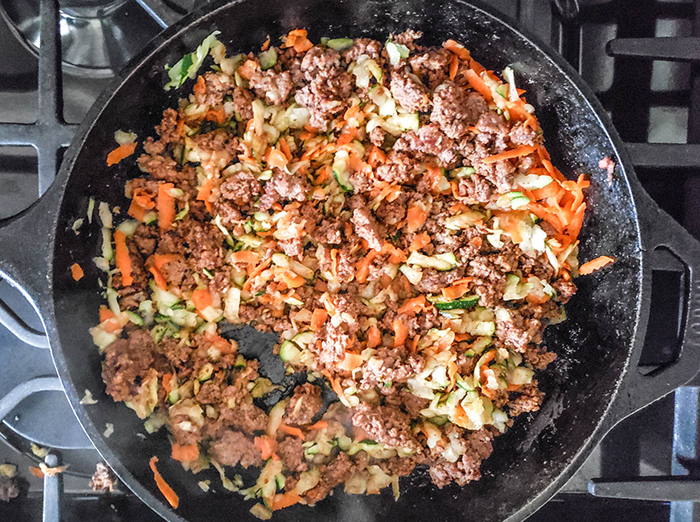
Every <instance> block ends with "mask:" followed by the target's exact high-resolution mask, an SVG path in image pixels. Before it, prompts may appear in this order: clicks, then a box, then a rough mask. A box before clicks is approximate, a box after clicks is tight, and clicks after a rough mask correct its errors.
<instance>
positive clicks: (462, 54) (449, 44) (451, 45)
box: [442, 38, 471, 60]
mask: <svg viewBox="0 0 700 522" xmlns="http://www.w3.org/2000/svg"><path fill="white" fill-rule="evenodd" d="M442 46H443V47H444V48H445V49H447V50H448V51H452V52H453V53H454V54H455V55H457V56H458V57H459V58H461V59H462V60H471V54H470V53H469V51H468V50H467V49H466V48H465V47H464V46H463V45H462V44H461V43H459V42H456V41H454V40H453V39H452V38H450V39H449V40H447V41H445V42H443V43H442Z"/></svg>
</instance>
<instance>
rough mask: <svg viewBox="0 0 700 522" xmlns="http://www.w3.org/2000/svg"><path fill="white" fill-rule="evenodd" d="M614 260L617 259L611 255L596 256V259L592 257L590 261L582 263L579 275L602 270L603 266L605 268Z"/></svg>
mask: <svg viewBox="0 0 700 522" xmlns="http://www.w3.org/2000/svg"><path fill="white" fill-rule="evenodd" d="M614 262H615V259H614V258H612V257H610V256H600V257H596V258H595V259H591V260H590V261H588V262H586V263H584V264H582V265H581V266H580V267H579V268H578V273H579V275H588V274H592V273H593V272H595V271H596V270H600V269H601V268H605V267H606V266H609V265H612V264H613V263H614Z"/></svg>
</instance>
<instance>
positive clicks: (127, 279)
mask: <svg viewBox="0 0 700 522" xmlns="http://www.w3.org/2000/svg"><path fill="white" fill-rule="evenodd" d="M114 258H115V261H116V263H117V268H118V269H119V271H120V272H121V274H122V284H123V285H124V286H131V285H132V284H134V278H133V277H131V258H130V257H129V249H128V248H127V246H126V236H125V235H124V232H122V231H121V230H117V231H116V232H115V233H114Z"/></svg>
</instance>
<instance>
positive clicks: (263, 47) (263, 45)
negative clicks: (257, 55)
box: [260, 34, 270, 51]
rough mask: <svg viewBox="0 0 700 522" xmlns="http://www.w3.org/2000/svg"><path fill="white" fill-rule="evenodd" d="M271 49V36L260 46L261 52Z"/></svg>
mask: <svg viewBox="0 0 700 522" xmlns="http://www.w3.org/2000/svg"><path fill="white" fill-rule="evenodd" d="M269 48H270V35H269V34H268V35H267V38H266V39H265V41H264V42H263V44H262V45H261V46H260V50H261V51H267V50H268V49H269Z"/></svg>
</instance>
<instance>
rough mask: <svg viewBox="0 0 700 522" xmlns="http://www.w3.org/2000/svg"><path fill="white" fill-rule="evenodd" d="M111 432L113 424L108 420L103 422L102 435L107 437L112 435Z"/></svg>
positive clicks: (112, 431)
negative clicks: (105, 422)
mask: <svg viewBox="0 0 700 522" xmlns="http://www.w3.org/2000/svg"><path fill="white" fill-rule="evenodd" d="M112 433H114V424H112V423H111V422H108V423H107V424H105V430H104V431H103V432H102V435H104V436H105V438H106V439H108V438H109V437H110V435H112Z"/></svg>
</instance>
